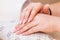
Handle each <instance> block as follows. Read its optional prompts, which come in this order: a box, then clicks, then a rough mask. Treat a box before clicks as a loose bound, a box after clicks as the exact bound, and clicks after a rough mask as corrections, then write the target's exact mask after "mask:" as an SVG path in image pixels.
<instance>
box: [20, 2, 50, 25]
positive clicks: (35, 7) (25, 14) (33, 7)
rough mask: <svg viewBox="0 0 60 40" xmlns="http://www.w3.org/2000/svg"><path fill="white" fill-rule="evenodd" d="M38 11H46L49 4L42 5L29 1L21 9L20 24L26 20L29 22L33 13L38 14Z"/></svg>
mask: <svg viewBox="0 0 60 40" xmlns="http://www.w3.org/2000/svg"><path fill="white" fill-rule="evenodd" d="M38 12H40V13H42V12H44V13H48V12H49V6H48V5H47V4H46V5H43V4H42V3H31V4H29V5H28V6H27V7H26V8H25V9H23V11H22V13H21V15H20V24H22V23H23V24H24V23H26V22H30V21H32V20H33V18H34V17H35V15H37V14H38Z"/></svg>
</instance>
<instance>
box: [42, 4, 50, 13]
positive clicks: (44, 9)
mask: <svg viewBox="0 0 60 40" xmlns="http://www.w3.org/2000/svg"><path fill="white" fill-rule="evenodd" d="M43 12H44V13H45V14H49V5H48V4H46V5H45V6H44V8H43Z"/></svg>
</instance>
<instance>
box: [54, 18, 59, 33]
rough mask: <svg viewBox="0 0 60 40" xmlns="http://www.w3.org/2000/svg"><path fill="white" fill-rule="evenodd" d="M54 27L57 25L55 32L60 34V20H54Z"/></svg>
mask: <svg viewBox="0 0 60 40" xmlns="http://www.w3.org/2000/svg"><path fill="white" fill-rule="evenodd" d="M54 25H55V27H54V28H55V32H60V18H59V17H55V18H54Z"/></svg>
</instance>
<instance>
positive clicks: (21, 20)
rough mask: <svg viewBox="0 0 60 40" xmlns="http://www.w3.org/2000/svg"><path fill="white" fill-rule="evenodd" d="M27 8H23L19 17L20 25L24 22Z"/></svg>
mask: <svg viewBox="0 0 60 40" xmlns="http://www.w3.org/2000/svg"><path fill="white" fill-rule="evenodd" d="M28 8H29V6H27V7H26V8H24V10H23V11H22V13H21V15H20V23H19V24H22V22H23V20H24V16H25V14H26V11H27V9H28Z"/></svg>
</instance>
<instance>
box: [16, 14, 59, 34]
mask: <svg viewBox="0 0 60 40" xmlns="http://www.w3.org/2000/svg"><path fill="white" fill-rule="evenodd" d="M57 21H58V18H57V17H55V16H50V15H46V14H37V15H36V17H35V18H34V19H33V20H32V21H31V22H30V23H27V24H25V26H22V28H21V27H18V28H17V29H16V30H18V29H19V30H18V31H16V33H17V34H21V33H22V34H23V35H27V34H32V33H35V32H39V31H41V32H45V33H52V32H55V31H56V24H57ZM58 24H59V23H58ZM18 26H21V25H18ZM57 28H58V27H57Z"/></svg>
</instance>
